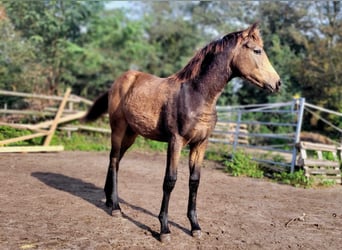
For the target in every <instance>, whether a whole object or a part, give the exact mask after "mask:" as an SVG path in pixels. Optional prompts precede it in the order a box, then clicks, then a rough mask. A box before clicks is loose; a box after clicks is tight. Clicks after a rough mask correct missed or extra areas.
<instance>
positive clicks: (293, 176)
mask: <svg viewBox="0 0 342 250" xmlns="http://www.w3.org/2000/svg"><path fill="white" fill-rule="evenodd" d="M273 177H274V179H275V180H277V181H279V182H281V183H284V184H288V185H292V186H295V187H311V186H312V185H313V179H312V178H310V177H309V178H308V177H306V176H305V175H304V170H302V169H300V170H298V171H295V172H293V173H289V172H286V171H284V172H281V173H275V174H274V175H273Z"/></svg>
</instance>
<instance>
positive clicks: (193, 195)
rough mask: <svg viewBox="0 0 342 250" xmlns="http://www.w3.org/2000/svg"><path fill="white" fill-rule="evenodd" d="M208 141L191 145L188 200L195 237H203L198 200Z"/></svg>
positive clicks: (192, 231)
mask: <svg viewBox="0 0 342 250" xmlns="http://www.w3.org/2000/svg"><path fill="white" fill-rule="evenodd" d="M206 147H207V141H205V142H202V143H200V144H195V145H190V156H189V170H190V177H189V201H188V213H187V215H188V218H189V220H190V224H191V234H192V236H193V237H196V238H199V237H201V228H200V226H199V224H198V220H197V211H196V200H197V190H198V186H199V182H200V178H201V165H202V162H203V158H204V153H205V149H206Z"/></svg>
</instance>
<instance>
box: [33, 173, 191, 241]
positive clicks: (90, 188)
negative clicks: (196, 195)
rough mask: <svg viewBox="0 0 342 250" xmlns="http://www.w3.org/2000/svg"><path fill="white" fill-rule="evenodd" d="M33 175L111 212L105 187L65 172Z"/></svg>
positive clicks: (157, 236)
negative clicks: (105, 197)
mask: <svg viewBox="0 0 342 250" xmlns="http://www.w3.org/2000/svg"><path fill="white" fill-rule="evenodd" d="M31 175H32V176H33V177H35V178H37V179H38V180H40V181H41V182H43V183H45V184H46V185H48V186H50V187H53V188H55V189H58V190H61V191H64V192H67V193H70V194H72V195H74V196H77V197H80V198H82V199H83V200H85V201H87V202H89V203H91V204H93V205H94V206H96V207H97V208H100V209H102V210H104V211H105V212H106V213H108V214H110V209H109V208H108V207H106V205H105V203H104V202H103V200H102V199H103V197H104V192H103V189H101V188H99V187H97V186H95V185H94V184H92V183H89V182H85V181H83V180H81V179H77V178H74V177H69V176H66V175H63V174H58V173H49V172H34V173H32V174H31ZM119 200H120V203H122V204H125V205H127V206H129V207H130V208H132V209H134V210H136V211H139V212H142V213H145V214H147V215H150V216H152V217H155V218H156V219H158V216H157V215H156V214H154V213H152V212H151V211H149V210H147V209H145V208H142V207H139V206H135V205H133V204H131V203H129V202H127V201H125V200H123V199H122V198H120V199H119ZM122 215H123V217H124V218H126V219H127V220H129V221H130V222H132V223H133V224H134V225H136V226H137V227H139V228H141V229H143V230H146V231H148V232H150V233H151V235H152V236H153V237H154V238H155V239H157V240H159V233H158V232H156V231H155V230H153V229H152V228H150V227H149V226H147V225H145V224H143V223H141V222H139V221H137V220H135V219H133V218H132V217H130V216H129V215H128V214H125V213H122ZM169 223H170V224H171V225H172V226H174V227H176V228H179V229H180V230H182V231H183V232H185V233H187V234H189V235H191V232H190V230H188V229H186V228H185V227H183V226H181V225H179V224H178V223H175V222H173V221H169Z"/></svg>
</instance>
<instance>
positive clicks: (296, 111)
mask: <svg viewBox="0 0 342 250" xmlns="http://www.w3.org/2000/svg"><path fill="white" fill-rule="evenodd" d="M304 105H305V99H304V98H299V99H294V100H292V101H290V102H283V103H273V104H269V103H267V104H255V105H244V106H224V107H223V106H219V107H217V113H218V123H217V126H216V127H215V130H214V132H213V135H212V136H211V138H210V141H211V142H214V143H215V142H218V143H224V144H230V145H232V154H234V153H235V152H236V150H238V149H239V148H243V149H244V151H246V152H248V154H250V155H252V157H253V159H254V160H256V161H258V162H262V163H267V164H272V165H276V166H280V167H284V168H289V170H290V171H291V172H293V171H294V167H295V162H296V155H297V149H296V143H298V142H299V140H300V131H301V127H302V119H303V112H304Z"/></svg>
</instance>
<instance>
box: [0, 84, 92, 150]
mask: <svg viewBox="0 0 342 250" xmlns="http://www.w3.org/2000/svg"><path fill="white" fill-rule="evenodd" d="M0 95H6V96H17V97H22V98H34V99H45V100H49V101H57V102H60V103H59V106H58V108H57V109H47V110H46V111H43V112H42V111H38V110H19V111H18V110H11V109H7V107H6V105H5V107H4V108H3V109H0V114H16V115H28V114H31V115H32V114H45V113H44V112H46V113H50V114H51V112H53V113H54V112H55V114H54V118H53V119H51V120H47V121H43V122H39V123H36V124H17V123H8V122H0V125H3V126H9V127H13V128H17V129H26V130H27V129H28V130H31V131H32V132H33V133H32V134H30V135H24V136H18V137H15V138H10V139H5V140H1V141H0V153H1V152H7V153H8V152H47V151H61V150H63V149H64V147H63V146H62V145H60V146H51V145H50V143H51V139H52V137H53V135H54V133H55V131H56V129H57V127H58V125H60V124H63V123H66V122H70V121H73V120H76V119H80V118H82V117H83V116H84V115H85V113H86V111H79V110H74V109H73V104H74V103H85V104H87V105H89V104H91V103H92V102H91V101H89V100H86V99H84V98H81V97H78V96H74V95H72V96H71V89H70V88H68V89H67V90H66V92H65V94H64V96H47V95H37V94H29V93H21V92H12V91H4V90H0ZM67 104H68V107H69V109H65V107H66V106H67ZM37 137H44V142H43V145H36V146H6V147H5V145H8V144H11V143H15V142H20V141H26V140H30V139H33V138H37Z"/></svg>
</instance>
